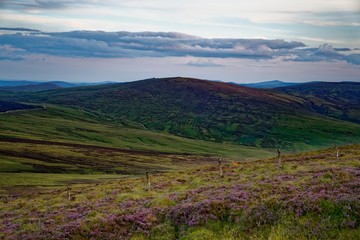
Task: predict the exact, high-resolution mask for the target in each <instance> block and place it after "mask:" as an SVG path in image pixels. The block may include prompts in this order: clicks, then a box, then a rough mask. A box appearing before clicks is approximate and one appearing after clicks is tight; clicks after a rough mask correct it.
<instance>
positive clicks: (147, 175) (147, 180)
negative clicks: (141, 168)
mask: <svg viewBox="0 0 360 240" xmlns="http://www.w3.org/2000/svg"><path fill="white" fill-rule="evenodd" d="M146 182H147V190H148V191H150V176H149V172H146Z"/></svg>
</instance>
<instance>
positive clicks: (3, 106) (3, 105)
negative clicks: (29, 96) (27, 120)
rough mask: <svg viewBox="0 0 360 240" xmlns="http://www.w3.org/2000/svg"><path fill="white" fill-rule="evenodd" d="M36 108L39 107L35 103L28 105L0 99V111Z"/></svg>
mask: <svg viewBox="0 0 360 240" xmlns="http://www.w3.org/2000/svg"><path fill="white" fill-rule="evenodd" d="M36 108H40V107H39V106H35V105H28V104H23V103H17V102H10V101H2V100H0V113H1V112H8V111H16V110H25V109H36Z"/></svg>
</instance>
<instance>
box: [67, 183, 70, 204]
mask: <svg viewBox="0 0 360 240" xmlns="http://www.w3.org/2000/svg"><path fill="white" fill-rule="evenodd" d="M67 196H68V200H69V201H71V194H70V186H68V187H67Z"/></svg>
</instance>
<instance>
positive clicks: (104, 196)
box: [0, 145, 360, 239]
mask: <svg viewBox="0 0 360 240" xmlns="http://www.w3.org/2000/svg"><path fill="white" fill-rule="evenodd" d="M332 151H333V149H328V150H324V151H317V152H312V153H302V154H297V155H283V156H282V166H281V167H280V168H279V166H278V165H277V161H276V158H271V159H265V160H259V161H253V162H242V163H239V164H238V165H237V166H235V165H233V164H232V162H229V163H226V162H225V163H224V167H223V168H224V177H223V178H220V176H219V175H218V168H217V163H216V162H214V165H213V166H206V167H201V168H199V169H194V170H189V171H184V172H179V173H174V172H173V173H162V174H152V175H151V183H152V188H151V190H150V191H147V189H146V180H145V175H144V176H139V177H138V178H134V179H122V180H112V181H109V182H106V183H102V184H96V185H95V184H93V185H91V184H89V185H74V186H72V187H71V190H70V191H71V194H72V196H73V198H72V199H71V200H70V201H69V200H68V198H67V190H66V188H60V187H59V188H57V189H51V190H37V191H32V192H29V191H25V192H23V193H21V194H17V195H13V194H10V193H9V194H6V195H3V196H2V197H1V201H0V238H1V239H204V238H207V239H242V238H245V239H250V238H251V239H356V238H357V237H359V236H360V145H351V146H346V147H342V148H341V153H342V155H341V158H340V160H336V157H335V156H334V154H332ZM200 236H201V237H200Z"/></svg>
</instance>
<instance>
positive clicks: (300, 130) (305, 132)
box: [268, 115, 360, 151]
mask: <svg viewBox="0 0 360 240" xmlns="http://www.w3.org/2000/svg"><path fill="white" fill-rule="evenodd" d="M359 136H360V127H359V124H356V123H350V122H344V121H340V120H335V119H329V118H327V117H323V118H321V119H320V118H318V117H309V116H307V117H296V116H290V115H289V116H283V117H281V118H280V119H279V121H278V125H276V126H275V127H274V128H273V129H272V130H271V132H270V134H269V137H268V138H269V139H275V141H276V140H277V139H278V140H280V141H282V144H283V145H284V147H285V148H287V149H289V150H293V151H294V150H297V151H301V150H302V151H303V150H309V149H311V150H314V149H318V148H325V147H328V146H334V145H336V144H337V145H344V144H351V143H359V142H360V138H359ZM294 138H296V142H295V144H294Z"/></svg>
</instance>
